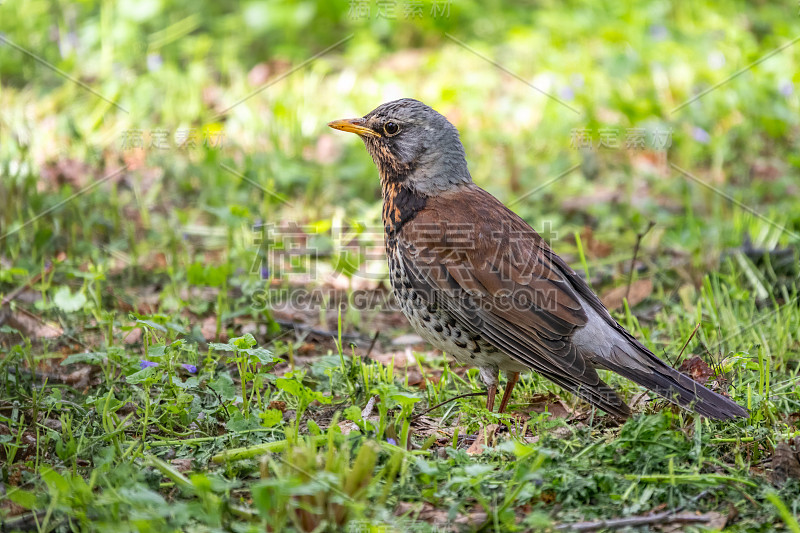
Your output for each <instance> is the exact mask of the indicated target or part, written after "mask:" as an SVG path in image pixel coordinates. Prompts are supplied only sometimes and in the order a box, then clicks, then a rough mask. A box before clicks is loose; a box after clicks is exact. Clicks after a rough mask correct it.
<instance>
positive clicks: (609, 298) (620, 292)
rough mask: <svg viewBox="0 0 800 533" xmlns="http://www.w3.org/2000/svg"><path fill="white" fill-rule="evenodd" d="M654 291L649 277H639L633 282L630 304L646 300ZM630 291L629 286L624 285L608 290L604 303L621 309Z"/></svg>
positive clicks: (634, 304) (608, 306) (609, 306)
mask: <svg viewBox="0 0 800 533" xmlns="http://www.w3.org/2000/svg"><path fill="white" fill-rule="evenodd" d="M652 292H653V281H652V280H649V279H639V280H636V281H634V282H633V283H632V284H631V290H630V294H628V305H629V306H630V307H634V306H636V305H638V304H640V303H641V302H642V301H644V299H645V298H647V297H648V296H650V294H652ZM626 293H628V286H627V285H622V286H620V287H617V288H615V289H611V290H610V291H608V292H606V293H605V294H604V295H603V296H602V298H600V299H601V300H602V301H603V305H605V306H606V308H608V309H621V308H622V306H623V300H624V298H625V294H626Z"/></svg>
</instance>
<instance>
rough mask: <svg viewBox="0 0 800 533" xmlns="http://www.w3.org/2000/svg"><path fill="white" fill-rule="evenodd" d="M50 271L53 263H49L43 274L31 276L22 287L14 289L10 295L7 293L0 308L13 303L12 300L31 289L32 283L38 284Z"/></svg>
mask: <svg viewBox="0 0 800 533" xmlns="http://www.w3.org/2000/svg"><path fill="white" fill-rule="evenodd" d="M52 271H53V263H50V264H49V265H47V267H46V268H45V269H44V272H39V273H38V274H36V275H35V276H33V277H32V278H31V279H29V280H28V281H27V282H25V283H24V284H23V285H21V286H19V287H17V288H16V289H14V290H13V291H11V292H10V293H8V295H7V296H6V297H5V298H3V303H2V304H0V306H2V307H5V306H6V305H8V304H10V303H11V302H13V301H14V299H16V297H17V296H19V295H20V294H22V292H23V291H26V290H27V289H29V288H30V287H31V285H33V284H34V283H39V280H40V279H42V277H43V276H46V275H48V274H49V273H50V272H52Z"/></svg>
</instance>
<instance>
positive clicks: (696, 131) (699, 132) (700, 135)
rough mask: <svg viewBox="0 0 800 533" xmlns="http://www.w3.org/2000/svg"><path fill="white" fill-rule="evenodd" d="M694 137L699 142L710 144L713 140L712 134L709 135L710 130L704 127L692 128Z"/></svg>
mask: <svg viewBox="0 0 800 533" xmlns="http://www.w3.org/2000/svg"><path fill="white" fill-rule="evenodd" d="M692 138H693V139H694V140H695V141H697V142H699V143H702V144H708V142H709V141H710V140H711V135H709V134H708V132H707V131H706V130H704V129H703V128H700V127H698V126H695V127H694V128H692Z"/></svg>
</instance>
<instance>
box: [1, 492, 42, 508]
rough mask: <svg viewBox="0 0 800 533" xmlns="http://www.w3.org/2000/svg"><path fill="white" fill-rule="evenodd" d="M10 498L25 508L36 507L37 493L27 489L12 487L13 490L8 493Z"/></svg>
mask: <svg viewBox="0 0 800 533" xmlns="http://www.w3.org/2000/svg"><path fill="white" fill-rule="evenodd" d="M8 499H9V500H11V501H12V502H14V503H16V504H17V505H20V506H22V507H24V508H25V509H34V508H35V507H36V495H35V494H34V493H33V492H29V491H27V490H22V489H16V490H13V489H12V491H11V492H9V493H8Z"/></svg>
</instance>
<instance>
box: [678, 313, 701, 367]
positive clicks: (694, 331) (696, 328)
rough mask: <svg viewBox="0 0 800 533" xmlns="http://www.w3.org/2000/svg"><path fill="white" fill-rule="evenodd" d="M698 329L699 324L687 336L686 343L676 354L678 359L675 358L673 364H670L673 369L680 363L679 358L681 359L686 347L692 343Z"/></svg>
mask: <svg viewBox="0 0 800 533" xmlns="http://www.w3.org/2000/svg"><path fill="white" fill-rule="evenodd" d="M698 329H700V322H698V323H697V325H696V326H695V327H694V330H692V334H691V335H689V338H688V339H686V342H685V343H684V344H683V348H681V352H680V353H679V354H678V357H677V358H675V362H674V363H672V366H673V367H675V366H676V365H677V364H678V363H679V362H680V360H681V357H683V352H684V351H685V350H686V347H687V346H689V343H690V342H692V339H693V338H694V335H695V333H697V330H698Z"/></svg>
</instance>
